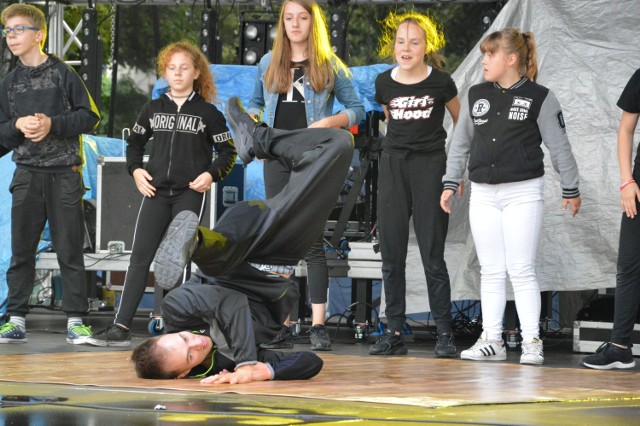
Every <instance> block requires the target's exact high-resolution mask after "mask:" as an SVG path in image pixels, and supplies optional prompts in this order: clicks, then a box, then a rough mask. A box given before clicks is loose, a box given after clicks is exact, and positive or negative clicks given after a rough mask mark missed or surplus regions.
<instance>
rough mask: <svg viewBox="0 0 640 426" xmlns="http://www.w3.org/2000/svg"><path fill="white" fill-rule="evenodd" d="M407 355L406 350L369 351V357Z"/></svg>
mask: <svg viewBox="0 0 640 426" xmlns="http://www.w3.org/2000/svg"><path fill="white" fill-rule="evenodd" d="M407 353H409V351H408V350H407V348H400V349H394V350H389V351H385V352H371V351H369V355H406V354H407Z"/></svg>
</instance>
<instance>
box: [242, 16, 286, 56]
mask: <svg viewBox="0 0 640 426" xmlns="http://www.w3.org/2000/svg"><path fill="white" fill-rule="evenodd" d="M276 34H277V25H276V19H275V17H274V16H273V15H272V14H256V13H242V14H241V15H240V51H239V52H238V53H239V55H238V56H239V60H240V64H241V65H257V64H258V62H260V59H261V58H262V57H263V56H264V55H265V54H266V53H267V52H268V51H269V50H270V49H271V48H272V47H273V42H274V41H275V38H276Z"/></svg>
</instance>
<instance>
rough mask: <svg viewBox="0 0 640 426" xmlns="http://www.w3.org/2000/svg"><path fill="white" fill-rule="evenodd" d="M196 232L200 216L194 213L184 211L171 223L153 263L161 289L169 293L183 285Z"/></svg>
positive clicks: (157, 282)
mask: <svg viewBox="0 0 640 426" xmlns="http://www.w3.org/2000/svg"><path fill="white" fill-rule="evenodd" d="M196 232H198V216H196V214H195V213H194V212H192V211H182V212H180V213H178V214H177V215H176V217H175V218H173V220H172V221H171V224H170V225H169V228H168V229H167V232H166V233H165V236H164V238H163V239H162V242H160V246H159V247H158V250H157V251H156V257H155V259H154V262H153V272H154V275H155V278H156V284H157V285H158V287H160V288H161V289H163V290H167V291H168V290H172V289H174V288H175V287H176V286H178V285H179V284H181V283H180V281H181V280H182V278H183V275H184V268H185V267H186V266H187V263H189V261H190V260H191V253H190V250H189V249H190V246H191V244H192V243H193V239H194V237H195V235H196Z"/></svg>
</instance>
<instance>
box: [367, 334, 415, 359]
mask: <svg viewBox="0 0 640 426" xmlns="http://www.w3.org/2000/svg"><path fill="white" fill-rule="evenodd" d="M407 352H408V350H407V346H406V345H405V344H404V339H403V338H402V335H401V334H400V335H396V334H395V333H393V332H391V331H389V330H386V331H385V332H384V333H383V334H382V336H380V338H379V339H378V341H377V342H375V343H374V344H373V345H371V347H370V348H369V355H406V354H407Z"/></svg>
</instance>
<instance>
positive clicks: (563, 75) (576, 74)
mask: <svg viewBox="0 0 640 426" xmlns="http://www.w3.org/2000/svg"><path fill="white" fill-rule="evenodd" d="M639 22H640V1H638V0H617V1H610V0H510V1H509V2H508V3H507V4H506V5H505V6H504V7H503V9H502V10H501V11H500V13H499V15H498V17H497V18H496V20H495V21H494V23H493V25H492V26H491V28H490V29H489V30H488V32H493V31H496V30H499V29H502V28H505V27H516V28H521V29H522V30H523V31H532V32H533V33H534V35H535V39H536V43H537V50H538V67H539V79H538V82H539V83H540V84H542V85H544V86H546V87H549V88H550V89H551V90H552V91H553V92H554V93H555V95H556V96H557V98H558V99H559V101H560V103H561V105H562V107H563V111H564V118H565V121H566V125H567V133H568V136H569V140H570V141H571V144H572V147H573V152H574V154H575V156H576V160H577V162H578V166H579V169H580V191H581V195H582V209H581V210H580V213H579V214H578V216H576V217H575V218H572V217H571V214H570V213H569V212H568V211H561V190H560V183H559V178H558V175H557V173H556V172H555V171H554V170H553V169H552V168H551V165H550V161H549V157H548V153H546V158H545V163H546V172H545V216H544V221H543V230H542V234H541V238H540V243H539V247H538V262H537V271H538V279H539V282H540V287H541V290H542V291H546V290H588V289H598V288H607V287H614V286H615V262H616V257H617V249H618V236H619V228H620V218H621V214H622V213H621V209H620V206H619V191H618V185H619V173H618V162H617V151H616V138H617V130H618V124H619V120H620V115H621V112H620V109H619V108H618V107H617V106H616V102H617V100H618V97H619V96H620V93H621V92H622V89H623V88H624V86H625V85H626V83H627V81H628V80H629V78H630V77H631V75H632V74H633V72H634V71H635V70H636V69H637V68H640V26H639V25H638V23H639ZM478 46H479V42H478V44H477V45H476V46H475V48H474V49H473V50H472V52H471V53H470V54H469V56H467V58H466V59H465V60H464V62H463V63H462V64H461V65H460V67H459V68H458V69H457V70H456V72H455V73H454V74H453V79H454V80H455V82H456V84H457V86H458V90H459V92H460V98H461V101H462V102H466V95H467V92H468V89H469V87H470V86H472V85H474V84H477V83H480V82H482V81H483V78H482V68H481V66H480V61H481V60H482V55H481V53H480V50H479V48H478ZM448 133H449V135H451V133H452V126H451V123H449V132H448ZM449 139H450V138H449ZM634 140H635V141H636V142H637V141H638V140H640V132H636V137H635V139H634ZM545 152H546V151H545ZM467 184H468V181H467ZM468 203H469V201H468V192H467V193H466V194H465V197H464V198H463V199H460V200H457V201H456V202H454V205H453V209H454V212H453V214H452V216H451V221H450V226H449V237H448V240H447V248H446V260H447V265H448V268H449V274H450V276H451V282H452V292H453V299H454V300H467V299H479V298H480V273H479V269H480V268H479V264H478V261H477V258H476V254H475V250H474V245H473V238H472V236H471V232H470V229H469V220H468V213H469V204H468ZM410 245H411V247H410V253H409V256H408V258H407V281H408V283H407V287H408V289H407V313H416V312H424V311H425V307H428V300H427V296H426V286H425V277H424V271H423V268H422V264H421V262H420V257H419V252H418V248H417V246H416V245H415V241H414V240H412V241H411V243H410ZM426 310H428V308H426Z"/></svg>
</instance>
